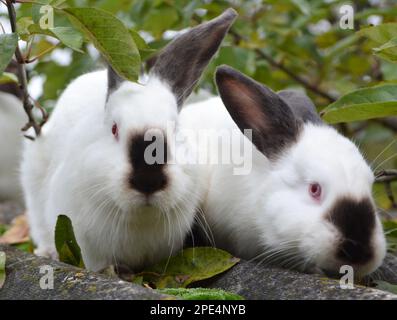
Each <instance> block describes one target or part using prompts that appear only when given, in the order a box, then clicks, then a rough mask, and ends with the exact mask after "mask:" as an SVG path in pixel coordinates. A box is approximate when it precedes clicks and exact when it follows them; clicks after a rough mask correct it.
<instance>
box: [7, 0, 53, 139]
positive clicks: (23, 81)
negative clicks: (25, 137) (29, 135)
mask: <svg viewBox="0 0 397 320" xmlns="http://www.w3.org/2000/svg"><path fill="white" fill-rule="evenodd" d="M14 3H15V0H6V6H7V10H8V16H9V18H10V25H11V30H12V32H13V33H17V21H16V12H15V8H14ZM15 57H16V60H17V61H16V62H17V69H18V74H17V75H18V80H19V86H20V89H21V94H22V103H23V108H24V110H25V113H26V114H27V116H28V119H29V121H28V123H27V124H26V125H25V127H23V128H22V131H27V130H29V129H30V128H33V129H34V131H35V133H36V136H37V137H38V136H40V133H41V127H42V125H43V124H44V123H43V124H39V123H38V122H36V120H35V118H34V115H33V109H34V104H33V102H32V99H31V98H30V95H29V92H28V76H27V72H26V68H25V63H26V61H25V59H24V57H23V55H22V52H21V50H20V48H19V45H18V44H17V47H16V50H15ZM41 111H42V112H43V110H41ZM46 118H47V117H46V116H44V117H43V119H46Z"/></svg>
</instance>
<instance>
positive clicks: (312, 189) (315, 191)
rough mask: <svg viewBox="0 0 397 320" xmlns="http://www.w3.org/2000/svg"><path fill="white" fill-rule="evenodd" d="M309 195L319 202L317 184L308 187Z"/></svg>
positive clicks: (319, 189) (318, 185)
mask: <svg viewBox="0 0 397 320" xmlns="http://www.w3.org/2000/svg"><path fill="white" fill-rule="evenodd" d="M309 193H310V195H311V196H312V197H313V198H314V199H316V200H320V198H321V186H320V184H319V183H317V182H315V183H311V184H310V186H309Z"/></svg>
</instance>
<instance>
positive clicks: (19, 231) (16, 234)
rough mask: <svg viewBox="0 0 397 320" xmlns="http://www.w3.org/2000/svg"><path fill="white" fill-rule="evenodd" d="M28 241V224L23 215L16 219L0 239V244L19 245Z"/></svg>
mask: <svg viewBox="0 0 397 320" xmlns="http://www.w3.org/2000/svg"><path fill="white" fill-rule="evenodd" d="M28 241H29V224H28V221H27V218H26V216H25V215H21V216H18V217H16V218H15V219H14V220H13V221H12V224H11V227H10V228H9V229H8V230H7V231H6V232H5V233H4V234H3V235H2V236H1V237H0V244H19V243H23V242H28Z"/></svg>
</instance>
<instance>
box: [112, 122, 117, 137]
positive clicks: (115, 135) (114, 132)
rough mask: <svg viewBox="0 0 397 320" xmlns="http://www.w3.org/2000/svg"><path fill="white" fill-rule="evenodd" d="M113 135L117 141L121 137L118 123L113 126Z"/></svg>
mask: <svg viewBox="0 0 397 320" xmlns="http://www.w3.org/2000/svg"><path fill="white" fill-rule="evenodd" d="M112 134H113V135H114V137H115V138H116V139H118V137H119V128H118V127H117V124H116V123H115V124H113V127H112Z"/></svg>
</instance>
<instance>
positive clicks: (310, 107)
mask: <svg viewBox="0 0 397 320" xmlns="http://www.w3.org/2000/svg"><path fill="white" fill-rule="evenodd" d="M278 95H279V96H280V97H281V98H282V99H283V100H284V101H285V102H286V103H287V104H288V105H289V107H290V108H291V110H292V112H293V113H294V115H295V117H297V118H299V119H301V120H302V121H303V122H305V123H306V122H311V123H315V124H324V123H323V121H322V120H321V118H320V116H319V115H318V113H317V110H316V106H315V105H314V103H313V101H312V100H311V99H310V98H309V97H308V96H307V95H306V94H304V93H303V92H301V91H298V90H282V91H279V92H278Z"/></svg>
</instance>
